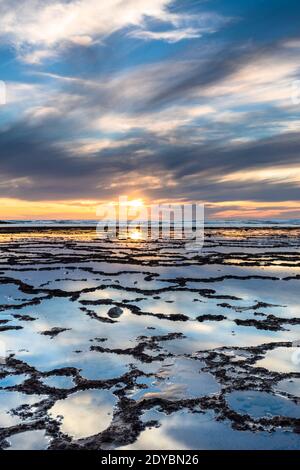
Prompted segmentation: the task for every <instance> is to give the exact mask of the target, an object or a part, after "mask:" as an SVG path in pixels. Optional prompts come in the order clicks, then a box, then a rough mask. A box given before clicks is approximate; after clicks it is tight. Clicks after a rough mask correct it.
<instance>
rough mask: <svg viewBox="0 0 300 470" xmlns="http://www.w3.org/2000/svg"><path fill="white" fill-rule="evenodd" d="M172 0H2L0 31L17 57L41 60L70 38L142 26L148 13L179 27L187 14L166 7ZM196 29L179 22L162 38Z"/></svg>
mask: <svg viewBox="0 0 300 470" xmlns="http://www.w3.org/2000/svg"><path fill="white" fill-rule="evenodd" d="M172 3H173V2H172V0H126V1H124V0H110V1H109V2H99V0H77V1H74V0H73V1H68V2H66V1H63V0H60V1H59V0H57V1H49V0H46V1H39V0H18V1H12V2H5V1H1V2H0V16H1V32H0V36H1V37H2V39H4V40H7V41H10V42H11V43H12V44H14V46H15V47H16V49H17V50H18V53H19V58H21V59H22V60H24V61H25V62H27V63H31V64H37V63H39V62H41V61H43V60H45V59H49V58H50V57H52V56H55V55H56V54H57V53H58V52H59V49H60V48H64V47H65V46H66V45H67V44H68V43H69V44H72V43H73V44H77V45H80V46H90V45H91V44H93V43H94V41H96V40H99V39H100V40H101V39H103V38H105V37H107V36H109V35H111V34H113V33H114V32H116V31H120V30H122V29H125V28H129V27H137V26H139V27H142V26H144V25H145V23H146V22H147V21H148V20H149V19H152V20H155V21H158V22H162V23H167V24H171V25H173V27H175V28H177V25H180V24H181V23H182V21H184V23H186V22H187V21H188V18H187V17H186V15H181V14H180V13H174V12H171V11H170V10H169V9H168V7H169V6H170V5H171V4H172ZM181 17H182V20H181ZM136 34H137V35H140V34H141V35H142V36H143V35H147V34H149V35H148V38H150V36H151V34H153V38H152V39H157V38H158V37H157V34H158V33H150V32H149V33H147V31H144V32H136ZM195 34H196V29H194V28H188V27H187V28H184V29H180V28H178V30H177V29H174V30H173V31H170V32H168V33H161V39H165V40H166V41H171V42H173V41H177V40H179V38H184V37H186V38H187V37H190V38H191V37H195ZM197 34H198V33H197ZM142 36H140V37H142ZM136 37H137V36H136Z"/></svg>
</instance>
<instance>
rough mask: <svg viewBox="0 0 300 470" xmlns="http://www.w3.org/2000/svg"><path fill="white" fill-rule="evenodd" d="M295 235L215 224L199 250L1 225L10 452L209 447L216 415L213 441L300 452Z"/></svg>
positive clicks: (0, 330)
mask: <svg viewBox="0 0 300 470" xmlns="http://www.w3.org/2000/svg"><path fill="white" fill-rule="evenodd" d="M299 245H300V231H299V230H297V229H263V228H257V229H247V230H246V229H239V230H237V229H228V228H226V229H221V228H220V229H210V230H208V231H207V233H206V240H205V246H204V249H203V250H202V252H201V253H192V254H191V253H190V252H187V251H185V249H184V245H183V242H182V241H180V240H173V241H171V242H168V241H159V242H127V241H122V242H120V241H119V242H113V241H103V240H102V241H101V240H97V239H96V237H95V233H94V232H93V231H92V230H83V229H81V230H75V229H73V230H65V231H63V230H60V231H59V232H55V231H54V230H49V229H48V230H44V231H43V230H42V231H38V230H36V231H31V232H20V233H18V231H9V229H7V230H6V233H5V231H4V233H2V234H0V251H1V259H0V346H1V351H0V446H1V448H3V449H6V448H9V447H11V448H18V447H19V448H36V449H40V448H48V449H67V448H70V449H72V448H75V449H76V448H84V449H113V448H143V447H146V446H147V442H149V441H147V439H148V436H152V435H157V436H159V438H157V439H158V440H159V442H160V445H161V446H165V448H167V446H168V445H171V446H172V447H171V448H176V447H177V448H181V447H182V446H183V444H184V446H185V447H190V448H193V446H194V448H197V446H198V448H200V446H201V445H202V444H201V443H202V442H204V441H205V436H206V435H209V428H208V425H207V422H210V423H213V424H211V425H210V426H211V429H215V433H214V438H213V440H212V441H211V446H213V447H214V448H229V447H230V445H233V446H235V445H236V447H237V448H240V447H242V448H263V447H264V446H266V447H268V445H269V442H270V441H269V440H268V439H269V436H270V435H271V436H273V441H272V442H273V443H274V444H273V446H274V447H276V448H279V447H280V446H281V447H282V448H299V447H300V437H299V433H300V418H299V417H300V414H299V409H300V398H299V391H297V387H298V383H299V379H300V354H299V351H300V348H299V346H298V345H299V339H300V311H299V281H300V255H299ZM178 417H180V418H178ZM176 419H180V420H181V422H182V423H184V428H182V431H181V432H180V427H179V430H177V431H176V436H175V434H174V431H173V430H172V429H173V428H172V426H173V424H172V423H174V422H176ZM80 420H86V422H87V423H88V424H87V426H85V427H83V428H82V429H80V428H78V426H77V424H76V423H78V421H79V422H80ZM177 427H178V426H177ZM176 429H177V428H176ZM218 429H219V430H220V432H219V437H218ZM226 430H227V432H228V435H231V434H232V435H234V439H232V441H231V443H230V444H229V443H226V442H225V443H224V442H222V435H224V432H225V431H226ZM189 432H190V433H191V437H190V441H189V442H186V441H185V439H186V436H187V435H189ZM155 433H158V434H155ZM282 433H284V435H283V434H282ZM225 434H226V432H225ZM174 436H175V437H174ZM195 436H197V437H195ZM243 436H247V439H245V437H243ZM282 436H283V437H282ZM172 439H173V440H172ZM197 439H198V441H197ZM218 439H219V440H218ZM170 442H171V444H170ZM277 442H278V444H277ZM197 443H198V444H197ZM207 446H208V447H209V445H208V444H207ZM162 448H163V447H162Z"/></svg>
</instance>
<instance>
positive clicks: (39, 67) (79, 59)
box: [0, 0, 300, 219]
mask: <svg viewBox="0 0 300 470" xmlns="http://www.w3.org/2000/svg"><path fill="white" fill-rule="evenodd" d="M299 20H300V2H299V1H298V0H226V1H225V0H199V1H198V0H180V1H179V0H177V1H172V0H101V1H99V0H0V81H1V83H0V219H15V218H20V219H27V218H40V219H46V218H83V219H84V218H87V219H93V218H96V207H97V204H100V203H102V202H105V201H115V200H117V198H118V197H119V196H120V195H127V196H128V197H129V198H134V199H136V198H141V199H143V200H144V201H146V202H147V203H148V202H151V203H152V202H173V203H182V202H186V203H187V202H201V203H203V202H204V203H205V207H206V214H207V215H208V217H211V218H297V217H298V218H300V204H299V196H300V191H299V186H300V134H299V130H300V54H299V53H300V28H299Z"/></svg>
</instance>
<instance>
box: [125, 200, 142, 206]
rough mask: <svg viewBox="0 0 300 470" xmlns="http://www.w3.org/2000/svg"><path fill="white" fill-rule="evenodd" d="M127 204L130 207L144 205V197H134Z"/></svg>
mask: <svg viewBox="0 0 300 470" xmlns="http://www.w3.org/2000/svg"><path fill="white" fill-rule="evenodd" d="M127 204H128V206H130V207H142V206H143V205H144V203H143V200H142V199H133V200H132V201H128V203H127Z"/></svg>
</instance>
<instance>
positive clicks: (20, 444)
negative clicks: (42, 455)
mask: <svg viewBox="0 0 300 470" xmlns="http://www.w3.org/2000/svg"><path fill="white" fill-rule="evenodd" d="M8 442H9V443H10V447H8V448H7V450H44V449H46V448H47V447H48V445H49V442H50V439H49V438H47V436H46V435H45V431H26V432H21V433H19V434H14V435H13V436H11V437H9V438H8Z"/></svg>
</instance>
